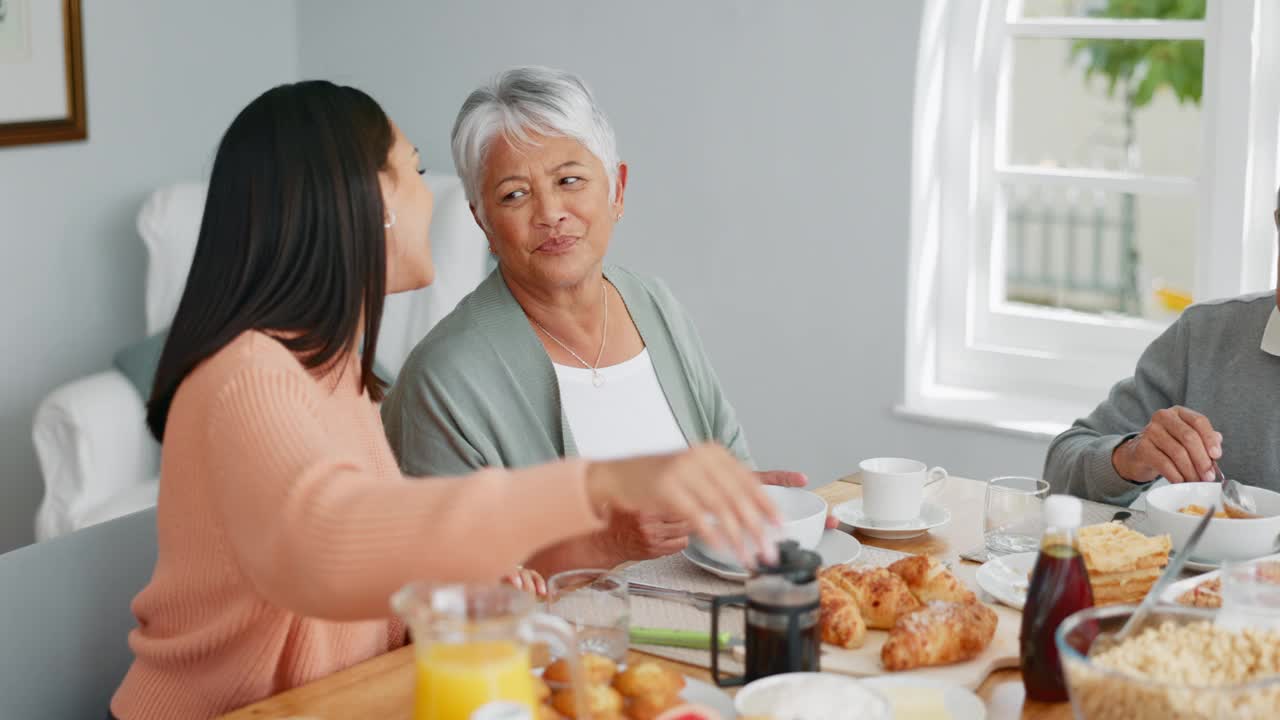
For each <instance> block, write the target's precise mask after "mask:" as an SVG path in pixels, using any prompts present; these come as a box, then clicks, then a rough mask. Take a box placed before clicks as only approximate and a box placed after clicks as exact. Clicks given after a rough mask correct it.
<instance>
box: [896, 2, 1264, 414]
mask: <svg viewBox="0 0 1280 720" xmlns="http://www.w3.org/2000/svg"><path fill="white" fill-rule="evenodd" d="M1018 4H1019V3H1018V0H928V3H927V5H926V9H925V13H924V20H923V24H922V29H921V40H920V54H919V59H918V64H917V68H916V97H915V117H914V137H913V146H914V147H913V150H914V152H913V158H912V164H913V167H912V190H911V192H912V201H911V204H912V215H911V218H912V220H911V254H910V269H911V272H910V281H909V298H908V323H907V325H908V332H907V348H906V358H907V367H906V387H905V397H904V401H903V403H902V405H901V406H899V408H898V409H899V411H900V412H902V413H904V414H907V415H913V416H920V417H925V418H930V419H941V420H950V421H952V422H962V423H964V424H975V423H976V424H978V425H982V426H986V427H998V428H1002V429H1005V430H1009V431H1012V432H1018V433H1027V434H1031V435H1034V436H1046V435H1052V434H1055V433H1056V432H1058V431H1059V430H1061V429H1063V428H1065V427H1066V426H1067V425H1068V424H1069V423H1070V422H1071V421H1072V420H1073V419H1074V418H1075V417H1078V416H1080V415H1082V414H1084V413H1086V412H1088V410H1090V409H1092V407H1093V406H1094V405H1095V404H1096V403H1097V402H1098V401H1099V400H1101V399H1102V398H1103V397H1105V394H1106V391H1107V389H1108V388H1109V387H1110V386H1111V385H1112V384H1114V383H1115V382H1116V381H1117V380H1119V379H1121V378H1123V377H1126V376H1128V375H1131V374H1132V372H1133V367H1134V364H1135V362H1136V361H1137V359H1138V356H1139V355H1140V354H1141V352H1142V350H1143V349H1144V348H1145V347H1146V346H1147V345H1148V344H1149V343H1150V342H1151V341H1152V340H1153V339H1155V337H1156V336H1157V335H1158V334H1159V333H1160V332H1161V331H1163V329H1164V327H1165V326H1164V325H1162V324H1159V323H1155V322H1151V321H1148V320H1143V319H1138V318H1132V319H1128V318H1115V317H1104V316H1099V315H1091V314H1087V313H1080V312H1075V311H1070V310H1062V309H1046V308H1037V307H1032V306H1026V305H1018V304H1012V303H1007V302H1005V301H1004V299H1003V297H1001V296H1002V294H1003V293H1002V290H1003V282H1002V280H1000V278H1002V277H1003V267H999V266H998V265H999V263H998V260H999V257H1000V253H997V252H994V251H995V249H997V248H1000V247H1002V246H1003V242H1004V238H1003V237H1002V236H1001V235H1000V232H1001V229H1002V227H1003V223H1002V222H997V221H996V219H997V218H1001V217H1003V216H1004V208H1003V206H1002V205H1001V197H1000V196H1001V194H1002V193H1001V190H1000V188H1001V187H1002V184H1004V183H1009V184H1021V183H1028V182H1034V183H1037V184H1059V185H1062V184H1072V185H1076V186H1082V187H1085V188H1089V189H1095V188H1096V189H1102V190H1109V191H1118V192H1136V193H1141V194H1148V195H1149V194H1164V195H1171V196H1182V197H1190V198H1196V199H1198V200H1199V227H1198V228H1197V239H1196V257H1195V262H1196V266H1195V267H1196V270H1195V285H1194V288H1193V295H1194V297H1195V298H1197V299H1204V298H1214V297H1227V296H1232V295H1239V294H1242V293H1244V292H1249V291H1254V290H1261V289H1265V288H1271V287H1275V265H1276V263H1275V247H1274V246H1275V228H1274V226H1273V225H1272V224H1271V221H1270V217H1271V213H1270V212H1269V210H1270V209H1271V208H1274V206H1275V201H1276V195H1275V193H1276V183H1277V178H1278V177H1280V172H1278V170H1277V155H1276V146H1277V143H1280V87H1277V86H1280V43H1277V41H1276V38H1275V37H1274V36H1275V35H1276V34H1277V33H1276V32H1275V31H1272V32H1271V33H1263V32H1261V31H1260V30H1261V29H1262V28H1276V27H1280V3H1278V2H1275V1H1274V0H1208V8H1207V17H1206V18H1205V20H1203V21H1176V20H1175V21H1167V20H1097V19H1092V18H1050V19H1035V20H1022V19H1018V12H1019V8H1018ZM1010 37H1053V38H1076V37H1108V38H1110V37H1114V38H1135V37H1149V38H1177V39H1203V40H1204V41H1205V64H1204V73H1205V79H1204V88H1205V92H1204V96H1203V98H1202V105H1201V107H1202V110H1201V113H1202V114H1201V119H1202V127H1203V150H1202V167H1201V172H1200V174H1199V175H1198V176H1197V177H1192V178H1183V177H1153V176H1145V175H1133V174H1129V173H1122V172H1107V171H1085V170H1074V169H1062V168H1053V169H1046V168H1040V167H1030V166H1013V165H1009V164H1007V163H1005V162H1004V158H1003V157H1002V154H1003V150H1004V149H1003V143H1004V138H1005V137H1006V136H1007V134H1006V133H1005V132H1004V127H1003V125H1002V123H1003V122H1004V119H1005V118H1006V117H1007V113H1006V112H1005V111H1004V110H1005V108H1004V107H1003V106H1002V105H1003V103H1006V102H1007V98H1006V97H1005V93H1004V88H1006V87H1007V86H1008V82H1007V77H1006V73H1007V72H1008V69H1009V66H1010V63H1009V62H1008V61H1007V58H1006V54H1007V53H1008V52H1010V48H1011V47H1012V43H1010V42H1008V39H1009V38H1010ZM1242 79H1244V80H1242ZM993 280H995V281H994V282H993Z"/></svg>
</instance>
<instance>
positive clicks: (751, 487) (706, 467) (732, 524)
mask: <svg viewBox="0 0 1280 720" xmlns="http://www.w3.org/2000/svg"><path fill="white" fill-rule="evenodd" d="M587 493H588V496H589V498H590V500H591V504H592V507H594V508H596V510H597V512H599V513H600V514H601V515H607V514H608V513H609V512H610V511H614V510H616V511H620V512H624V513H636V514H639V513H653V514H657V515H661V516H671V517H674V518H678V519H680V520H684V521H685V522H687V523H689V524H690V525H691V526H692V529H693V531H694V532H696V533H697V534H698V535H700V536H701V537H703V538H705V539H706V540H707V542H709V543H711V544H712V545H713V546H717V547H720V548H727V549H730V550H732V551H733V552H734V553H735V555H737V557H738V559H739V560H740V561H741V562H742V563H743V564H744V565H747V566H749V565H751V564H752V558H749V557H748V554H747V551H746V548H747V546H748V540H749V539H750V540H754V544H755V547H759V548H763V551H762V554H763V556H764V559H765V561H766V562H773V561H774V560H775V559H776V558H775V556H776V554H777V549H776V548H775V547H773V546H772V545H771V544H769V543H766V542H765V532H764V529H765V525H766V524H768V523H773V524H775V525H777V524H779V523H780V520H781V519H780V518H779V517H778V511H777V508H775V507H774V505H773V502H772V501H771V500H770V499H769V496H768V495H766V494H765V492H764V489H763V487H762V486H761V484H760V479H759V478H758V477H757V476H756V474H755V473H753V472H752V471H751V470H749V469H748V468H747V467H746V466H745V465H743V464H742V463H741V462H739V461H738V460H737V458H735V457H733V456H732V455H730V454H729V452H728V451H726V450H725V449H724V448H722V447H720V446H719V445H711V444H705V445H698V446H695V447H692V448H690V449H688V450H685V451H683V452H679V453H674V454H671V455H654V456H649V457H639V458H630V459H626V460H612V461H606V462H596V463H592V464H591V465H590V467H588V469H587Z"/></svg>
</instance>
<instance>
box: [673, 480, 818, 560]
mask: <svg viewBox="0 0 1280 720" xmlns="http://www.w3.org/2000/svg"><path fill="white" fill-rule="evenodd" d="M764 491H765V492H766V493H768V495H769V498H770V499H771V500H773V504H774V505H776V506H777V507H778V512H779V513H780V514H781V515H782V518H783V524H782V528H781V530H780V531H778V532H777V533H776V541H782V540H795V541H796V542H797V543H799V544H800V547H802V548H804V549H806V550H813V549H814V548H816V547H818V543H819V542H821V541H822V531H823V530H825V529H826V526H827V501H826V500H823V499H822V496H821V495H818V494H817V493H812V492H809V491H808V490H801V489H800V488H787V487H778V486H776V485H766V486H765V488H764ZM752 545H753V547H750V548H748V550H750V551H752V552H753V553H754V551H755V548H754V543H752ZM689 546H690V547H691V548H693V549H694V550H696V551H697V552H699V553H701V554H702V555H703V556H704V557H706V558H708V559H710V560H714V561H715V562H718V563H720V564H721V565H726V566H728V567H731V568H740V567H741V566H742V564H741V563H739V562H738V559H737V558H736V557H735V556H734V555H733V553H732V552H731V551H729V549H727V548H726V549H724V550H717V549H715V548H713V547H711V546H710V545H708V544H707V543H706V542H705V541H704V540H703V539H702V538H700V537H698V536H696V535H695V536H694V537H692V538H690V539H689Z"/></svg>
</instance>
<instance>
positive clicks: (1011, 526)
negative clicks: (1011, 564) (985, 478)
mask: <svg viewBox="0 0 1280 720" xmlns="http://www.w3.org/2000/svg"><path fill="white" fill-rule="evenodd" d="M1048 495H1049V483H1048V482H1046V481H1044V480H1041V479H1039V478H1032V477H1012V476H1010V477H998V478H995V479H993V480H991V481H990V482H988V483H987V498H986V505H985V506H984V509H983V518H982V529H983V536H984V537H985V539H986V543H987V550H989V551H991V552H995V553H1021V552H1031V551H1033V550H1038V549H1039V548H1040V536H1041V535H1043V534H1044V518H1043V517H1042V514H1041V505H1043V504H1044V499H1045V498H1046V497H1047V496H1048Z"/></svg>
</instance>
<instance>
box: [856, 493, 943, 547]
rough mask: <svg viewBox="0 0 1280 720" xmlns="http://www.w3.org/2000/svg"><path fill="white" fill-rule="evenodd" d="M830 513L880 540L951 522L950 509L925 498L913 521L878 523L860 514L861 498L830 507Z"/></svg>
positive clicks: (922, 531)
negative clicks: (888, 523) (918, 515)
mask: <svg viewBox="0 0 1280 720" xmlns="http://www.w3.org/2000/svg"><path fill="white" fill-rule="evenodd" d="M831 514H832V515H835V516H836V518H837V519H839V520H840V522H842V523H844V524H846V525H852V526H853V527H855V528H857V529H858V530H859V532H862V533H863V534H865V535H867V536H868V537H873V538H880V539H881V540H906V539H907V538H913V537H916V536H917V535H923V534H925V533H927V532H929V531H930V530H932V529H934V528H937V527H942V526H943V525H946V524H947V523H949V522H951V511H950V510H948V509H946V508H944V507H942V506H941V505H938V504H937V503H931V502H929V501H927V500H926V501H925V502H924V504H923V505H921V506H920V517H919V518H917V519H916V521H915V522H913V523H902V524H894V525H882V524H878V523H876V522H875V521H873V520H870V519H868V518H867V517H866V516H865V515H863V514H862V498H855V499H853V500H849V501H848V502H843V503H840V504H839V505H837V506H835V507H834V508H832V510H831Z"/></svg>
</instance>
